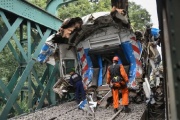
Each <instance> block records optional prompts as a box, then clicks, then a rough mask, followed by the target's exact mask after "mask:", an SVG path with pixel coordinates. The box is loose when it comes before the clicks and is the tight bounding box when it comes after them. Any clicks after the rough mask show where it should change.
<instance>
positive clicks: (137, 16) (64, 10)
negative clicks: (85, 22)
mask: <svg viewBox="0 0 180 120" xmlns="http://www.w3.org/2000/svg"><path fill="white" fill-rule="evenodd" d="M110 10H111V1H110V0H100V1H99V2H98V3H94V2H88V1H87V0H78V1H76V2H73V3H70V4H68V5H64V6H62V7H61V8H60V9H59V10H58V11H59V18H61V19H65V18H68V17H75V16H79V17H82V16H85V15H87V14H90V13H94V12H102V11H110ZM128 14H129V19H130V21H131V26H132V27H133V29H134V30H143V27H144V26H145V25H146V24H147V23H148V22H150V15H149V13H148V11H147V10H146V9H143V8H142V7H141V6H140V5H137V4H135V3H134V2H129V10H128Z"/></svg>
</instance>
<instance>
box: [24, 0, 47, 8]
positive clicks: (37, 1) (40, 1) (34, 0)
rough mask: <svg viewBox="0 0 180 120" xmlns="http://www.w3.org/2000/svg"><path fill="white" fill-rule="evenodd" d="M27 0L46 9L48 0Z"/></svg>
mask: <svg viewBox="0 0 180 120" xmlns="http://www.w3.org/2000/svg"><path fill="white" fill-rule="evenodd" d="M27 1H28V2H30V3H32V4H34V5H36V6H38V7H40V8H42V9H45V8H46V5H47V0H27Z"/></svg>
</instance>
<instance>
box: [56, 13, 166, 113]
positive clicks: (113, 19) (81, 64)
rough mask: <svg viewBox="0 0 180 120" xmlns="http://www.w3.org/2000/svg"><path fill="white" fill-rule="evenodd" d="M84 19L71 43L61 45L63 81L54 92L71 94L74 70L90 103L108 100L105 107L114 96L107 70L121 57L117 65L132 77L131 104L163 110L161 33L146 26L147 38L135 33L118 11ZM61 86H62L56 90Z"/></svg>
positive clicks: (145, 35)
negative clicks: (108, 84) (70, 77)
mask: <svg viewBox="0 0 180 120" xmlns="http://www.w3.org/2000/svg"><path fill="white" fill-rule="evenodd" d="M82 19H83V26H82V30H81V31H79V32H76V33H73V34H72V35H71V38H70V40H69V43H68V44H60V45H59V53H60V54H59V56H60V57H59V58H60V76H61V77H62V79H63V80H59V81H58V82H57V83H56V85H55V86H54V91H55V92H56V93H58V94H59V95H60V97H62V96H63V93H66V92H67V91H68V89H67V88H68V86H70V84H68V80H69V76H70V75H69V72H70V70H71V68H75V70H76V72H77V73H79V74H80V75H81V76H82V78H83V83H84V88H85V89H86V90H87V93H88V95H91V97H92V99H91V98H90V100H91V101H100V102H102V101H105V102H104V106H105V104H106V102H107V98H108V97H110V96H111V93H110V92H108V91H109V90H110V88H109V87H108V86H106V74H107V68H108V66H109V65H110V64H112V59H113V57H114V56H118V57H119V61H118V62H119V63H121V64H123V65H124V67H125V70H126V72H127V75H128V78H129V83H128V85H127V86H128V88H129V90H130V93H129V97H130V102H135V103H142V102H145V101H146V103H150V108H149V109H151V110H152V113H154V111H155V110H157V109H158V111H159V108H160V109H161V110H162V109H163V110H164V99H163V98H164V97H163V95H164V94H163V77H162V72H163V68H162V66H161V65H160V62H161V57H160V53H159V51H158V50H157V45H158V40H159V30H158V29H155V28H151V26H147V29H146V32H145V33H144V35H143V34H142V33H141V32H140V31H136V32H133V31H132V30H131V29H130V27H129V21H128V18H127V15H122V13H120V12H119V11H118V10H117V11H116V12H111V13H110V12H98V13H93V14H89V15H87V16H84V17H82ZM63 81H64V82H63ZM58 83H60V84H62V85H61V87H58V88H57V84H58ZM107 93H108V94H107ZM101 105H102V104H101ZM161 112H162V111H161ZM156 113H157V112H156ZM153 116H154V115H153Z"/></svg>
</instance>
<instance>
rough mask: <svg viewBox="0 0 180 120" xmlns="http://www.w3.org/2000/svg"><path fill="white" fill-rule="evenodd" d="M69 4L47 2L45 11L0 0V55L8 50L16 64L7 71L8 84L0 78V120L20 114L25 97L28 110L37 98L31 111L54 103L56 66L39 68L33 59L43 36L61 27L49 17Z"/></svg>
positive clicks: (54, 0) (16, 1) (19, 1)
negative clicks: (15, 66) (53, 89)
mask: <svg viewBox="0 0 180 120" xmlns="http://www.w3.org/2000/svg"><path fill="white" fill-rule="evenodd" d="M72 1H73V0H70V1H64V0H51V1H50V2H49V4H48V5H47V8H46V11H45V10H42V9H40V8H39V7H36V6H34V5H32V4H30V3H28V2H27V1H25V0H0V21H1V26H0V54H2V51H3V50H4V49H5V48H8V49H9V51H10V52H11V53H12V57H11V58H13V59H14V60H15V61H16V62H17V68H16V70H13V69H12V70H11V69H9V71H14V74H13V75H12V76H11V78H10V79H9V80H8V81H9V82H8V83H4V81H3V80H2V78H3V76H0V98H1V99H0V100H1V101H0V102H1V104H0V105H1V106H0V120H4V119H7V118H8V117H9V116H10V115H11V113H16V114H22V113H23V112H24V109H23V108H22V104H23V100H25V99H24V96H25V95H26V94H27V95H26V96H27V97H26V100H25V105H26V106H28V109H29V110H32V109H33V107H34V103H36V102H37V99H38V104H36V106H35V109H40V108H42V106H43V104H44V101H45V100H46V101H47V102H48V104H49V105H54V104H56V102H57V97H56V95H55V93H54V92H53V91H52V89H51V88H52V86H53V85H54V83H55V82H56V79H57V77H58V76H59V64H58V63H56V65H55V66H51V65H40V64H39V63H37V62H36V60H34V59H36V58H37V56H38V54H39V52H40V50H41V47H42V45H43V44H44V42H45V40H46V39H47V37H48V36H49V35H50V34H52V33H54V32H55V31H56V30H58V28H59V27H60V25H61V24H62V21H61V20H60V19H59V18H57V17H56V16H54V15H53V14H56V10H57V9H58V7H59V6H60V5H62V4H64V3H68V2H72ZM47 11H48V12H47ZM0 61H1V60H0ZM0 68H1V66H0ZM39 68H42V69H39ZM0 70H1V69H0ZM42 70H44V71H42ZM40 73H41V74H40Z"/></svg>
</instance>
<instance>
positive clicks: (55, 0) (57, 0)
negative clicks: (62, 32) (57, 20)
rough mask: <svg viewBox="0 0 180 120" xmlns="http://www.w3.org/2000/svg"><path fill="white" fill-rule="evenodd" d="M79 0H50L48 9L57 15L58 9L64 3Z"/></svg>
mask: <svg viewBox="0 0 180 120" xmlns="http://www.w3.org/2000/svg"><path fill="white" fill-rule="evenodd" d="M73 1H77V0H50V1H49V3H48V5H47V6H46V11H47V12H49V13H51V14H53V15H56V16H57V9H58V8H59V7H60V6H61V5H63V4H67V3H70V2H73Z"/></svg>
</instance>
